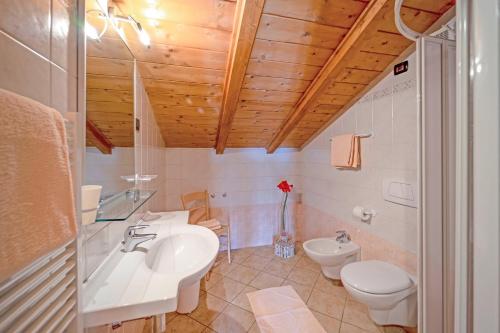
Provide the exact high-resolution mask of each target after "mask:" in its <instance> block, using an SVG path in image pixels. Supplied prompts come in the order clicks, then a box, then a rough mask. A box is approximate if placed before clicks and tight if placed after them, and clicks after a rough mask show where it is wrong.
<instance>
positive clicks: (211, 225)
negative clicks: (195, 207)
mask: <svg viewBox="0 0 500 333" xmlns="http://www.w3.org/2000/svg"><path fill="white" fill-rule="evenodd" d="M197 225H200V226H202V227H205V228H208V229H210V230H218V229H220V228H222V225H221V223H220V222H219V221H217V220H216V219H210V220H206V221H200V222H198V223H197Z"/></svg>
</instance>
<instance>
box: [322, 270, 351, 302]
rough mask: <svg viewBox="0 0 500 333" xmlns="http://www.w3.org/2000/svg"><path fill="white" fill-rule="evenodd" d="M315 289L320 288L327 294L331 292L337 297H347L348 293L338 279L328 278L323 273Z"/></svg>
mask: <svg viewBox="0 0 500 333" xmlns="http://www.w3.org/2000/svg"><path fill="white" fill-rule="evenodd" d="M314 289H318V290H320V291H322V292H324V293H326V294H331V295H334V296H337V297H342V298H347V296H348V293H347V291H346V290H345V289H344V287H342V286H339V285H338V282H337V281H334V280H332V279H329V278H327V277H326V276H324V275H323V274H320V275H319V277H318V280H316V284H315V285H314Z"/></svg>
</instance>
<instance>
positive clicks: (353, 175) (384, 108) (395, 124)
mask: <svg viewBox="0 0 500 333" xmlns="http://www.w3.org/2000/svg"><path fill="white" fill-rule="evenodd" d="M415 65H416V64H415V56H414V55H413V56H411V57H410V58H409V71H408V72H406V73H404V74H400V75H398V76H394V75H393V74H392V73H391V74H390V75H388V76H387V77H386V78H385V79H384V80H383V81H381V82H380V83H379V84H377V85H376V86H375V87H374V88H372V89H371V90H370V91H369V93H367V94H366V95H365V96H364V97H363V98H362V99H361V100H360V101H359V102H358V103H356V104H355V105H354V106H353V107H351V108H350V109H349V110H348V111H347V112H346V113H345V114H344V115H342V116H341V117H340V118H339V119H338V120H337V121H336V122H335V123H333V124H332V125H331V126H330V127H328V128H327V129H326V130H324V131H323V132H322V133H321V134H320V135H319V136H318V137H317V138H316V139H315V140H314V141H313V142H311V143H310V144H309V145H308V146H307V147H306V148H305V149H304V150H303V151H302V163H301V164H302V167H301V176H302V188H303V204H304V205H305V206H311V207H314V208H316V209H318V210H320V211H322V212H324V213H327V214H329V215H330V216H332V217H334V218H335V219H338V220H340V221H342V222H347V223H350V224H351V225H353V226H354V227H356V228H359V229H360V230H364V231H367V232H369V233H371V234H374V235H377V236H379V237H380V238H383V239H385V240H388V241H390V242H391V243H393V244H395V245H397V246H399V247H401V248H402V249H404V250H408V251H410V252H412V253H416V251H417V210H416V209H415V208H409V207H405V206H401V205H397V204H394V203H390V202H387V201H384V200H383V198H382V180H383V179H384V178H401V179H406V180H410V181H416V180H417V105H416V88H415V83H416V82H415V81H416V71H415ZM347 133H361V134H364V133H371V134H372V136H371V137H370V138H366V139H361V169H360V170H359V171H349V170H338V169H336V168H334V167H332V166H331V165H330V138H331V137H332V136H335V135H340V134H347ZM357 205H360V206H363V207H366V208H371V209H375V210H376V211H377V216H376V217H375V218H374V219H373V221H372V223H371V224H365V223H361V222H360V221H359V219H356V218H354V217H352V209H353V207H354V206H357ZM305 219H306V220H305V221H304V223H305V224H307V223H314V221H309V220H307V217H305ZM332 221H333V219H332ZM332 223H333V222H332Z"/></svg>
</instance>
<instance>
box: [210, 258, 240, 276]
mask: <svg viewBox="0 0 500 333" xmlns="http://www.w3.org/2000/svg"><path fill="white" fill-rule="evenodd" d="M236 265H237V264H234V263H231V264H230V263H228V262H227V260H220V261H218V262H216V264H215V265H214V268H213V269H212V272H215V273H219V274H222V275H227V274H229V273H230V272H231V271H232V270H233V269H234V268H235V267H236Z"/></svg>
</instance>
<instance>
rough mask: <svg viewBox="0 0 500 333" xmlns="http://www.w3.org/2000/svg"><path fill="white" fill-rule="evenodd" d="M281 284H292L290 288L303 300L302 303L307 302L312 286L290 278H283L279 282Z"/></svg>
mask: <svg viewBox="0 0 500 333" xmlns="http://www.w3.org/2000/svg"><path fill="white" fill-rule="evenodd" d="M281 285H282V286H292V288H293V289H294V290H295V292H297V294H299V296H300V298H302V300H303V301H304V303H307V300H308V299H309V296H310V295H311V292H312V289H313V288H312V287H311V286H308V285H305V284H300V283H297V282H293V281H290V280H285V281H283V283H282V284H281Z"/></svg>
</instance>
